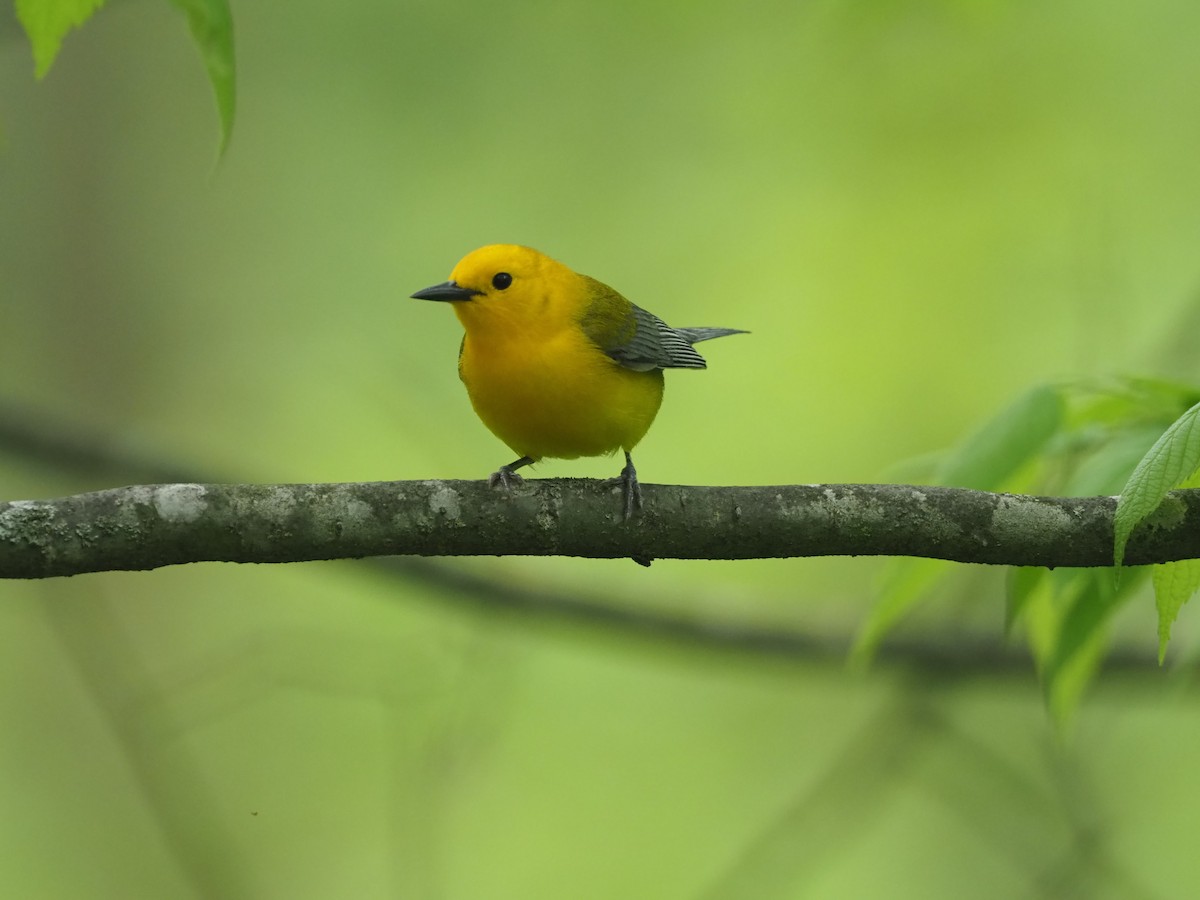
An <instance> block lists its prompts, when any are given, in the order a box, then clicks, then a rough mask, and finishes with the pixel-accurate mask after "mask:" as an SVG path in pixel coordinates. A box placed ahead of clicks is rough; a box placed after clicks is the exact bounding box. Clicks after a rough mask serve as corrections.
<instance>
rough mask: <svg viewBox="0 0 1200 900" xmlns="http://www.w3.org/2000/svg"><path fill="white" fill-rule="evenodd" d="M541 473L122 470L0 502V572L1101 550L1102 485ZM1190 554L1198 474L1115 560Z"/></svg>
mask: <svg viewBox="0 0 1200 900" xmlns="http://www.w3.org/2000/svg"><path fill="white" fill-rule="evenodd" d="M618 490H619V489H617V488H612V487H608V486H606V485H605V483H604V482H600V481H590V480H584V479H540V480H536V481H535V480H530V481H527V482H525V484H524V485H522V486H521V487H519V488H517V489H515V490H513V491H510V492H504V491H496V490H492V489H490V488H488V486H487V484H486V483H485V482H481V481H398V482H366V483H351V484H276V485H255V484H163V485H136V486H132V487H123V488H114V489H112V490H106V491H97V492H94V493H87V494H78V495H75V496H71V497H63V498H59V499H53V500H25V501H15V502H10V503H0V577H5V578H46V577H52V576H59V575H76V574H80V573H84V572H102V571H114V570H142V569H154V568H158V567H159V566H167V565H177V564H180V563H188V562H202V561H226V562H258V563H271V562H274V563H278V562H297V561H301V560H318V559H344V558H361V557H368V556H385V555H420V556H479V555H488V556H509V555H520V556H579V557H593V558H620V557H629V558H633V559H637V560H638V561H641V562H646V561H649V560H650V559H762V558H779V557H810V556H920V557H929V558H934V559H947V560H955V561H958V562H969V563H990V564H1003V565H1014V566H1050V567H1058V566H1108V565H1111V564H1112V552H1113V551H1112V547H1113V512H1114V509H1115V507H1116V501H1115V499H1114V498H1112V497H1083V498H1062V497H1030V496H1022V495H1014V494H992V493H986V492H983V491H972V490H964V489H957V488H944V487H917V486H912V485H894V484H831V485H782V486H761V487H689V486H683V485H654V484H647V485H644V486H643V490H644V494H645V507H644V509H643V510H642V511H641V513H640V515H639V516H638V517H637V518H635V519H634V520H633V521H632V522H628V523H626V522H623V521H622V520H621V516H620V507H621V504H620V499H619V497H618V494H617V492H618ZM1196 557H1200V491H1196V490H1186V491H1176V492H1174V493H1172V494H1171V495H1169V496H1168V497H1167V501H1166V502H1165V503H1164V505H1163V507H1162V508H1161V509H1160V510H1159V511H1158V512H1157V513H1156V514H1155V515H1154V516H1152V517H1151V519H1150V520H1149V521H1148V522H1147V523H1145V525H1144V526H1143V527H1141V528H1139V529H1138V531H1137V532H1136V533H1135V535H1134V538H1133V540H1132V541H1131V542H1130V545H1129V552H1128V554H1127V559H1128V561H1129V563H1130V564H1131V565H1138V564H1145V563H1157V562H1165V561H1169V560H1175V559H1186V558H1196Z"/></svg>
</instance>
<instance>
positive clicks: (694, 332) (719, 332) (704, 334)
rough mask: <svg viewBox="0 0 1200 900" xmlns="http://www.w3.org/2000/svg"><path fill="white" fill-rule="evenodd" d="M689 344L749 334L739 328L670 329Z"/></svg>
mask: <svg viewBox="0 0 1200 900" xmlns="http://www.w3.org/2000/svg"><path fill="white" fill-rule="evenodd" d="M672 330H673V331H675V332H676V333H677V334H679V336H680V337H682V338H683V339H684V340H685V341H687V342H688V343H689V344H698V343H700V342H701V341H711V340H712V339H713V338H719V337H725V335H727V334H749V333H750V332H748V331H743V330H742V329H741V328H675V329H672Z"/></svg>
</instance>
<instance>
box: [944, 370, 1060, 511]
mask: <svg viewBox="0 0 1200 900" xmlns="http://www.w3.org/2000/svg"><path fill="white" fill-rule="evenodd" d="M1062 420H1063V400H1062V395H1061V393H1060V391H1059V389H1058V388H1057V387H1054V386H1052V385H1042V386H1040V387H1036V388H1034V389H1033V390H1031V391H1029V392H1027V393H1025V394H1023V395H1022V396H1021V397H1019V398H1017V400H1016V401H1015V402H1013V403H1012V404H1011V405H1010V406H1008V407H1007V408H1006V409H1005V410H1004V411H1003V412H1001V413H1000V415H998V416H996V417H995V418H994V419H992V420H991V421H990V422H988V423H987V424H986V425H984V426H983V428H981V429H980V430H979V431H977V432H976V433H975V434H974V435H972V436H971V437H970V438H968V439H967V441H966V442H965V443H964V444H963V445H962V447H960V448H959V449H958V450H957V451H956V452H955V453H954V454H952V455H951V456H950V457H949V458H948V459H947V460H946V462H945V464H944V465H943V467H942V470H941V471H940V472H939V473H938V478H937V481H938V483H939V484H946V485H953V486H955V487H969V488H977V489H979V490H994V489H996V488H999V487H1002V486H1003V484H1004V482H1005V481H1006V480H1007V479H1008V478H1011V477H1012V476H1013V475H1014V474H1015V473H1016V472H1017V471H1018V470H1020V468H1021V467H1022V466H1023V465H1025V464H1026V463H1027V462H1029V461H1031V460H1032V459H1034V458H1035V457H1036V456H1037V455H1038V453H1039V452H1041V450H1042V449H1043V448H1044V447H1045V446H1046V444H1047V442H1049V440H1050V439H1051V438H1052V437H1054V435H1055V433H1057V431H1058V429H1059V427H1060V426H1061V425H1062Z"/></svg>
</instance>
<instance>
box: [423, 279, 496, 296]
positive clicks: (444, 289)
mask: <svg viewBox="0 0 1200 900" xmlns="http://www.w3.org/2000/svg"><path fill="white" fill-rule="evenodd" d="M482 293H483V291H475V290H472V289H471V288H465V287H459V286H458V285H457V284H455V283H454V282H453V281H446V282H443V283H442V284H435V285H434V286H433V287H427V288H425V290H423V291H417V292H416V293H415V294H413V295H412V298H413V299H414V300H470V299H471V298H472V297H474V296H475V295H476V294H482Z"/></svg>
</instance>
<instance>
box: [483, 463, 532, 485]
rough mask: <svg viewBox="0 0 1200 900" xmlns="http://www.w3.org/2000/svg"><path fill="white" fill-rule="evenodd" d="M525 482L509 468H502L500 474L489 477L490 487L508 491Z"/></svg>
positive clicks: (494, 473) (496, 473) (495, 473)
mask: <svg viewBox="0 0 1200 900" xmlns="http://www.w3.org/2000/svg"><path fill="white" fill-rule="evenodd" d="M524 481H525V479H524V478H522V477H521V476H520V475H518V474H517V473H516V472H514V471H513V470H512V469H510V468H509V467H508V466H501V467H500V470H499V471H498V472H493V473H492V474H491V475H489V476H488V487H490V488H496V489H498V490H502V491H507V490H511V489H512V488H514V487H516V486H517V485H519V484H522V483H524Z"/></svg>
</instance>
